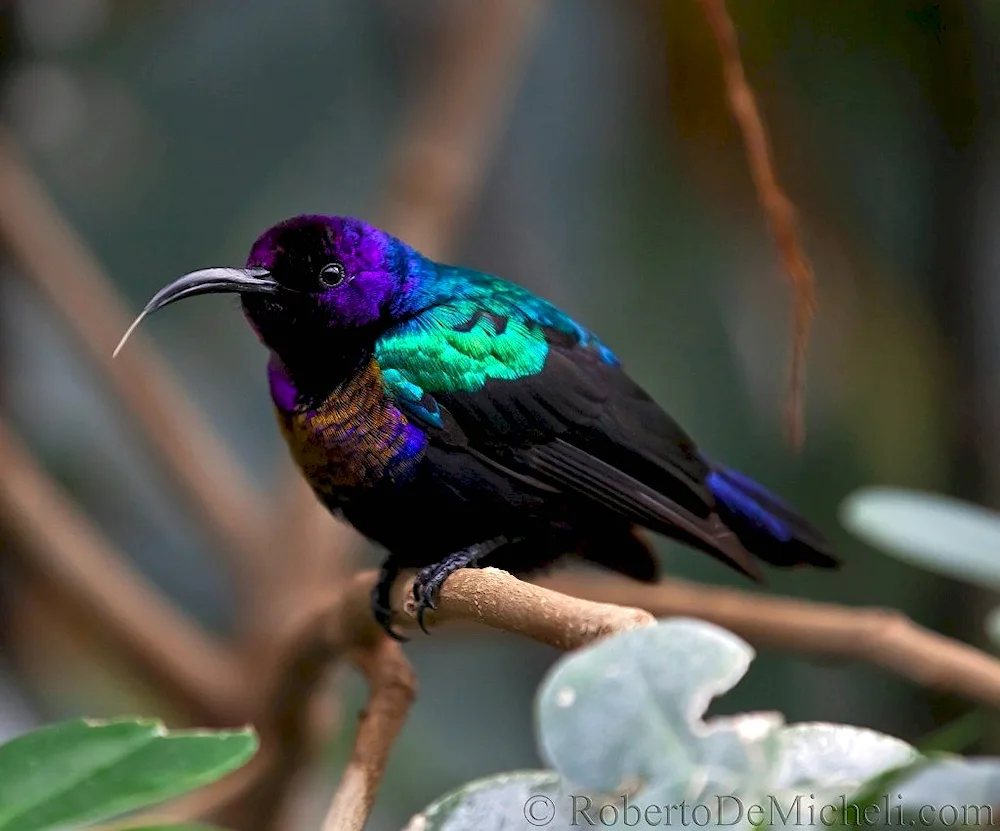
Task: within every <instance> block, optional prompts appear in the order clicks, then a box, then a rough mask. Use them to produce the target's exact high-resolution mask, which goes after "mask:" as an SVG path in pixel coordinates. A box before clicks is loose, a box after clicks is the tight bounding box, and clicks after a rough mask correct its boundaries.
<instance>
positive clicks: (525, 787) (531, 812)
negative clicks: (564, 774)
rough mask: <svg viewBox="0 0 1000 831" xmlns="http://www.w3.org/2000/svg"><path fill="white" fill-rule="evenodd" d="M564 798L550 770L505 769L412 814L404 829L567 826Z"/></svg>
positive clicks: (556, 829)
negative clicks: (562, 812) (562, 814)
mask: <svg viewBox="0 0 1000 831" xmlns="http://www.w3.org/2000/svg"><path fill="white" fill-rule="evenodd" d="M564 801H565V798H564V797H563V795H562V794H561V792H560V782H559V777H558V776H556V774H554V773H551V772H549V771H540V770H526V771H517V772H515V773H504V774H501V775H499V776H491V777H488V778H486V779H478V780H476V781H474V782H469V783H468V784H466V785H463V786H462V787H460V788H457V789H455V790H454V791H451V792H450V793H448V794H445V795H444V796H442V797H441V798H440V799H438V800H437V801H435V802H434V803H432V804H431V805H430V806H428V807H427V808H425V809H424V810H423V811H421V812H420V813H419V814H417V815H416V816H414V817H413V818H412V819H411V820H410V821H409V822H408V823H407V824H406V831H473V829H474V830H475V831H479V829H483V828H530V827H532V826H535V827H540V828H546V829H549V831H562V829H564V828H569V827H570V826H569V824H568V822H563V821H562V819H563V818H562V817H560V816H559V808H558V806H559V805H561V804H562V803H564Z"/></svg>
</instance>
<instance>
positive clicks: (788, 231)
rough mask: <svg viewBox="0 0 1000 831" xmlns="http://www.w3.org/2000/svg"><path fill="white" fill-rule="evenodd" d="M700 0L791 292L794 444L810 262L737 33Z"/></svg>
mask: <svg viewBox="0 0 1000 831" xmlns="http://www.w3.org/2000/svg"><path fill="white" fill-rule="evenodd" d="M700 2H701V8H702V11H703V12H704V14H705V18H706V19H707V20H708V24H709V26H710V27H711V29H712V33H713V34H714V35H715V40H716V43H717V44H718V47H719V54H720V56H721V58H722V68H723V72H724V74H725V79H726V92H727V95H728V97H729V107H730V109H731V110H732V112H733V116H734V117H735V119H736V122H737V124H739V127H740V131H741V133H742V134H743V143H744V145H745V146H746V153H747V161H748V163H749V165H750V173H751V176H752V177H753V181H754V186H755V187H756V189H757V198H758V199H759V200H760V204H761V207H762V208H763V209H764V212H765V213H766V214H767V218H768V222H769V224H770V226H771V232H772V234H773V235H774V240H775V243H776V244H777V246H778V250H779V252H780V254H781V259H782V262H783V263H784V267H785V272H786V273H787V275H788V278H789V280H790V281H791V283H792V289H793V290H794V292H795V311H794V335H793V349H792V360H791V368H790V372H789V389H788V403H787V408H786V419H787V425H788V431H789V436H790V438H791V441H792V443H793V445H794V446H796V447H798V446H799V445H801V444H802V441H803V437H804V434H805V428H804V426H803V414H802V409H803V387H804V386H805V358H806V348H807V346H808V342H809V328H810V325H811V323H812V319H813V316H814V315H815V313H816V297H815V287H814V280H813V272H812V266H811V265H810V264H809V260H808V259H807V257H806V254H805V251H804V250H803V248H802V244H801V242H800V241H799V237H798V233H797V232H796V230H795V206H794V205H793V204H792V201H791V199H789V198H788V195H787V194H786V193H785V191H784V190H783V189H782V188H781V185H780V184H778V177H777V174H776V173H775V171H774V163H773V161H772V159H771V147H770V142H769V141H768V138H767V130H766V129H765V128H764V122H763V120H762V119H761V116H760V112H759V110H758V109H757V101H756V98H755V97H754V94H753V90H752V89H751V88H750V84H749V82H748V81H747V78H746V73H745V72H744V71H743V60H742V59H741V57H740V44H739V36H738V35H737V33H736V27H735V26H734V25H733V21H732V18H731V17H730V16H729V12H728V11H727V10H726V2H725V0H700Z"/></svg>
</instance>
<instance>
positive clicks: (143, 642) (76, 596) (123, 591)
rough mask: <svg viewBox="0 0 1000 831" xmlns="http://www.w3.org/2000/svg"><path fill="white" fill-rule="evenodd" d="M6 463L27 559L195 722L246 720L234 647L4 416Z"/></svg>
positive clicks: (1, 482) (0, 454)
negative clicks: (120, 541) (116, 537)
mask: <svg viewBox="0 0 1000 831" xmlns="http://www.w3.org/2000/svg"><path fill="white" fill-rule="evenodd" d="M0 470H2V471H3V475H2V476H0V521H2V523H3V527H4V529H5V530H6V532H7V533H8V534H9V535H10V536H11V540H12V542H13V543H14V545H13V546H11V547H10V550H11V552H12V553H13V554H15V555H16V556H20V558H21V565H22V567H24V568H26V569H30V570H32V571H34V572H36V573H38V574H40V575H41V576H43V577H44V578H45V579H47V580H48V581H49V582H50V583H51V584H52V586H53V587H54V588H55V589H56V590H57V591H58V592H59V594H60V595H61V596H62V597H63V598H65V602H66V603H68V604H70V606H72V607H73V608H74V609H79V610H80V611H82V612H83V613H84V614H85V616H86V617H87V618H88V619H89V620H92V621H93V622H94V625H95V626H96V627H98V628H99V629H100V630H101V631H102V632H103V633H104V634H105V636H106V637H107V639H108V642H109V643H111V644H113V645H114V646H116V647H118V648H119V649H120V650H122V651H123V652H124V653H125V654H126V655H127V656H128V657H129V658H130V659H131V661H132V664H133V666H134V667H135V669H136V671H137V672H139V673H140V674H142V675H143V676H145V677H146V678H148V679H149V680H150V681H152V682H154V683H155V684H156V686H158V687H159V688H160V689H162V690H163V691H164V692H165V693H166V694H168V695H169V696H171V698H173V699H174V700H175V702H176V703H177V704H178V705H179V706H180V707H182V708H183V710H184V711H185V712H187V713H188V714H189V715H190V717H191V718H192V719H194V720H195V721H196V722H200V723H203V724H206V725H219V724H231V723H233V722H234V721H237V722H238V721H239V720H240V711H241V706H240V705H241V700H242V695H241V692H242V691H241V686H240V683H239V679H240V676H239V668H238V667H237V666H235V665H234V663H233V660H232V658H231V656H230V655H229V653H228V652H227V651H226V650H225V648H224V647H222V646H221V645H219V644H216V643H214V642H213V640H212V638H211V637H210V636H208V635H207V634H205V633H203V632H201V631H200V629H199V628H198V627H197V625H196V624H195V623H193V622H192V621H190V620H188V619H187V618H186V617H185V616H184V615H183V614H182V613H181V612H180V611H179V610H177V609H176V608H174V606H172V605H171V604H170V603H169V602H168V601H167V600H165V599H163V598H162V597H160V595H159V593H158V592H157V591H156V589H155V588H154V587H152V586H150V585H148V584H147V583H146V582H145V581H144V580H143V579H142V577H140V576H139V575H138V574H135V573H134V572H133V571H132V570H131V569H130V568H129V566H128V564H127V563H128V561H127V560H126V559H125V558H124V557H122V555H121V554H120V552H118V551H116V550H115V548H114V546H113V545H112V544H111V543H110V542H109V541H107V540H106V539H104V537H103V536H102V535H101V533H100V532H99V531H98V530H97V529H96V528H94V527H93V526H92V525H91V523H90V522H89V521H88V520H87V518H86V517H84V516H83V515H82V514H81V513H80V511H79V509H78V508H77V507H76V506H75V505H74V504H73V503H72V501H71V500H70V499H69V498H68V497H67V496H66V495H65V494H63V493H62V492H61V491H60V490H59V488H58V487H57V486H56V485H55V484H54V483H53V482H52V481H51V480H50V479H49V477H48V476H47V475H46V473H45V471H43V470H42V469H41V468H39V467H38V466H37V465H36V464H35V463H34V461H32V459H31V457H30V456H29V455H28V452H27V451H26V450H25V448H24V447H23V446H22V445H21V444H20V442H18V441H17V439H16V438H15V437H14V436H13V434H12V433H11V432H10V430H9V428H8V427H7V426H6V425H5V424H4V423H3V421H0Z"/></svg>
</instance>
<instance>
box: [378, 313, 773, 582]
mask: <svg viewBox="0 0 1000 831" xmlns="http://www.w3.org/2000/svg"><path fill="white" fill-rule="evenodd" d="M498 308H499V311H498ZM537 317H538V316H537V315H534V316H531V317H528V316H524V315H523V314H522V312H521V310H520V308H519V307H518V306H517V305H516V304H506V305H503V304H498V303H497V302H496V300H495V298H493V299H492V300H491V302H490V303H489V305H488V306H483V305H477V304H470V303H468V302H467V303H464V304H462V305H458V306H450V307H444V308H440V309H435V310H433V311H432V312H431V313H429V314H426V315H425V316H423V319H419V320H417V321H415V322H410V323H408V324H406V327H405V328H403V329H401V330H399V331H397V332H394V333H391V334H390V336H389V338H388V339H386V340H384V341H383V343H382V344H381V348H380V349H379V350H378V351H377V355H378V358H379V362H380V364H381V365H382V367H383V372H384V373H385V374H386V376H387V385H386V386H387V389H389V390H390V391H391V392H392V393H393V394H394V396H395V397H396V399H397V401H399V402H400V404H401V406H402V407H403V409H404V410H405V411H406V412H407V413H408V414H409V415H410V416H411V417H412V418H415V419H418V420H419V421H420V422H421V423H422V425H423V426H424V427H425V428H426V429H427V430H428V432H429V433H431V435H432V440H436V441H440V442H445V443H451V444H460V445H463V446H464V447H465V448H466V449H467V450H468V451H469V452H470V453H473V454H474V455H476V456H477V457H478V458H480V459H481V460H482V461H484V462H486V463H488V464H491V465H493V466H495V467H496V468H498V469H502V470H503V471H505V472H509V473H510V474H512V475H515V476H521V477H530V478H531V479H532V480H537V481H540V482H542V483H544V484H546V485H548V486H550V487H555V488H557V489H558V490H560V491H562V492H564V493H568V494H572V495H574V496H575V497H578V498H580V499H583V500H589V501H591V502H594V503H597V504H599V505H601V506H603V507H604V508H606V509H608V510H610V511H612V512H614V513H616V514H618V515H619V516H621V517H623V518H625V519H627V520H628V521H630V522H634V523H636V524H639V525H642V526H645V527H648V528H650V529H652V530H656V531H659V532H661V533H666V534H669V535H671V536H674V537H677V538H680V539H682V540H684V541H685V542H688V543H690V544H693V545H696V546H697V547H699V548H701V549H703V550H705V551H707V552H709V553H711V554H713V555H714V556H716V557H718V558H719V559H722V560H723V561H725V562H727V563H728V564H730V565H732V566H733V567H735V568H737V569H739V570H740V571H743V572H745V573H747V574H750V575H751V576H755V577H756V576H758V575H759V570H758V569H757V567H756V564H755V563H754V562H753V559H752V558H751V557H750V556H749V555H748V554H747V552H746V551H745V549H744V548H743V547H742V545H740V543H739V541H738V540H737V538H736V537H735V535H733V534H732V532H730V531H729V529H727V528H726V527H725V525H724V524H723V523H722V521H721V520H720V519H719V517H718V515H717V514H716V512H715V499H714V497H713V494H712V491H711V490H710V488H709V486H708V483H707V477H708V475H709V473H710V467H709V465H708V464H707V463H706V462H705V460H704V459H702V457H701V456H700V455H699V454H698V451H697V449H696V448H695V446H694V443H693V442H692V440H691V439H690V437H689V436H688V435H687V434H686V433H685V432H684V431H683V430H682V429H681V427H680V426H679V425H678V424H677V423H676V422H675V421H673V419H671V418H670V417H669V416H668V415H667V414H666V413H665V412H664V411H663V409H662V408H661V407H660V406H659V405H658V404H657V403H656V402H655V401H653V400H652V399H651V398H650V396H649V395H647V394H646V393H645V391H644V390H643V389H642V388H641V387H639V385H638V384H636V383H635V382H634V381H633V380H632V379H631V378H630V377H629V376H628V375H627V374H626V373H625V372H624V370H623V369H622V368H621V366H620V365H619V364H618V361H617V359H615V358H614V356H613V355H611V353H610V352H609V351H608V350H607V349H606V348H605V347H603V345H602V344H600V342H599V341H597V340H596V339H595V338H593V336H592V335H590V334H589V333H587V332H585V331H584V330H582V329H580V328H579V327H576V326H575V324H574V325H573V326H565V325H563V326H559V327H558V328H557V327H555V326H552V325H546V322H544V321H543V322H541V323H540V322H538V320H537ZM539 338H544V356H543V357H544V360H541V361H539V360H535V361H534V362H532V361H530V360H526V359H523V357H524V356H522V355H518V356H516V357H517V358H518V360H517V361H514V360H512V359H510V358H509V355H510V353H511V350H513V349H522V350H524V349H529V348H538V345H539ZM504 356H508V359H507V360H506V361H504V360H503V358H504ZM470 361H471V363H470ZM512 365H514V366H515V367H516V368H517V369H519V370H520V371H519V372H518V373H515V372H514V371H512V370H511V366H512ZM470 367H471V368H470ZM529 369H535V371H534V372H529V371H527V370H529Z"/></svg>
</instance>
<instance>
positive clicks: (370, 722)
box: [323, 637, 417, 831]
mask: <svg viewBox="0 0 1000 831" xmlns="http://www.w3.org/2000/svg"><path fill="white" fill-rule="evenodd" d="M352 658H353V661H354V663H355V665H356V666H357V667H358V669H359V670H360V671H361V673H362V675H364V677H365V678H366V679H367V681H368V687H369V694H368V705H367V706H366V707H365V710H364V712H363V713H362V714H361V718H360V720H359V723H358V733H357V736H356V737H355V739H354V750H353V751H352V753H351V759H350V761H349V762H348V763H347V768H346V769H345V770H344V775H343V776H342V777H341V780H340V785H339V786H338V787H337V791H336V793H335V794H334V796H333V800H332V801H331V803H330V809H329V811H328V812H327V815H326V821H325V822H324V823H323V831H361V829H363V828H364V827H365V822H367V820H368V815H369V814H370V813H371V809H372V805H373V804H374V803H375V796H376V794H377V792H378V785H379V782H380V781H381V780H382V774H383V772H384V771H385V766H386V763H387V762H388V760H389V751H390V750H391V749H392V746H393V743H394V742H395V741H396V737H397V736H398V735H399V732H400V730H402V729H403V725H404V723H405V722H406V717H407V715H408V714H409V712H410V706H411V705H412V704H413V699H414V698H415V697H416V694H417V679H416V676H415V675H414V674H413V668H412V667H411V666H410V662H409V661H407V660H406V656H405V655H404V654H403V650H402V649H401V648H400V646H399V644H398V643H396V642H395V641H392V640H389V638H387V637H382V638H380V639H379V640H378V641H376V642H375V644H373V645H372V646H370V647H368V648H360V649H357V650H355V651H354V652H353V655H352Z"/></svg>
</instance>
